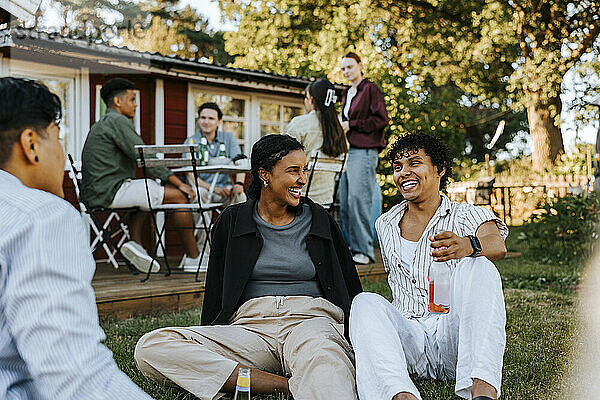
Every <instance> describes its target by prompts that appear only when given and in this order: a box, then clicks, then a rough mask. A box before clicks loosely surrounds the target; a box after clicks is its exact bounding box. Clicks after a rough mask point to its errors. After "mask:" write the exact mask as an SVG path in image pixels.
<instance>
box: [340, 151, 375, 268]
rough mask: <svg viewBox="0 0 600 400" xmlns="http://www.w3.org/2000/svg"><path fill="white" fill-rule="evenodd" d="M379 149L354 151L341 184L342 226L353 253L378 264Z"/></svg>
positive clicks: (350, 153) (349, 158)
mask: <svg viewBox="0 0 600 400" xmlns="http://www.w3.org/2000/svg"><path fill="white" fill-rule="evenodd" d="M377 154H378V151H377V149H357V148H354V147H351V148H350V151H349V152H348V161H347V165H346V171H345V172H344V173H343V174H342V179H341V181H340V225H341V228H342V232H343V233H344V239H346V242H347V243H348V246H349V247H350V251H351V252H352V253H362V254H364V255H366V256H368V257H369V258H370V259H371V260H373V261H374V260H375V252H374V250H373V231H372V228H371V219H372V217H373V208H374V207H373V197H374V196H375V193H374V192H375V190H377V188H378V187H379V186H378V185H377V176H376V174H375V168H376V167H377V160H378V158H377Z"/></svg>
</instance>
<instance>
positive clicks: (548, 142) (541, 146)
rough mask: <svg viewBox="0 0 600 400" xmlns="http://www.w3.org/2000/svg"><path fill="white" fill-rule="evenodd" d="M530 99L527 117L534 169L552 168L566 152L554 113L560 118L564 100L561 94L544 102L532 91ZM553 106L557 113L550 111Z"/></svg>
mask: <svg viewBox="0 0 600 400" xmlns="http://www.w3.org/2000/svg"><path fill="white" fill-rule="evenodd" d="M530 99H531V100H530V101H529V103H528V104H527V119H528V121H529V132H530V134H531V141H532V142H533V150H532V154H531V158H532V161H533V169H534V170H535V171H538V172H543V171H544V169H550V168H552V166H553V165H554V164H555V163H556V161H557V160H558V158H559V157H560V155H561V154H563V153H564V152H565V148H564V146H563V140H562V134H561V132H560V125H559V123H558V122H557V123H556V124H555V123H554V121H555V118H554V115H558V116H559V117H558V118H560V112H561V110H562V101H561V99H560V96H556V97H555V98H552V99H549V101H548V103H547V104H544V103H542V101H541V99H540V97H539V95H538V94H537V93H532V94H531V96H530ZM551 107H553V108H555V109H556V113H554V112H551V111H550V109H551ZM558 118H557V119H556V121H558Z"/></svg>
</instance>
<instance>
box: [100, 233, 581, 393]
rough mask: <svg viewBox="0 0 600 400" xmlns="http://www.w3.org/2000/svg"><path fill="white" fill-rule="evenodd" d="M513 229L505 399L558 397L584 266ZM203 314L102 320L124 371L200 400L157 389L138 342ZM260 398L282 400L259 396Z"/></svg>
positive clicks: (507, 274)
mask: <svg viewBox="0 0 600 400" xmlns="http://www.w3.org/2000/svg"><path fill="white" fill-rule="evenodd" d="M520 229H521V228H513V229H512V233H511V235H510V237H509V239H508V240H507V247H508V248H509V250H511V251H520V252H523V255H522V256H521V257H517V258H510V259H505V260H501V261H499V262H498V263H497V264H496V265H497V266H498V269H499V271H500V274H501V276H502V279H503V283H504V295H505V300H506V310H507V327H506V334H507V348H506V353H505V356H504V376H503V383H502V385H503V386H502V390H503V396H502V397H503V398H504V399H558V398H559V397H557V396H558V395H557V394H555V393H554V387H555V386H556V385H557V383H558V382H559V381H560V379H561V377H562V376H563V375H564V373H565V371H566V368H567V366H568V360H569V354H570V351H571V347H572V343H573V338H574V336H575V335H576V332H577V329H578V327H577V319H576V312H575V311H576V306H575V304H576V296H575V286H576V284H577V282H578V279H579V276H580V274H581V270H582V268H583V265H582V264H583V263H582V262H579V263H576V262H575V263H573V264H570V265H564V264H558V263H557V264H552V263H549V264H542V263H539V262H536V260H535V259H532V258H531V257H529V256H528V255H527V254H526V251H527V243H522V242H520V241H517V240H516V238H517V237H518V233H519V230H520ZM363 287H364V290H365V291H373V292H377V293H380V294H382V295H383V296H385V297H387V298H388V299H390V298H391V294H390V289H389V286H388V285H387V282H385V281H378V282H367V283H365V284H364V285H363ZM199 321H200V310H198V309H192V310H188V311H183V312H178V313H165V314H161V315H156V316H141V317H137V318H132V319H128V320H125V321H111V320H106V321H102V327H103V328H104V330H105V331H106V335H107V339H106V342H105V343H106V345H107V346H108V347H109V348H110V349H111V350H112V351H113V352H114V357H115V360H116V361H117V364H118V365H119V367H120V368H121V369H122V370H123V371H125V373H127V374H128V375H129V376H130V377H131V378H132V379H133V380H134V381H135V382H136V383H137V384H138V385H139V386H140V387H142V388H143V389H144V390H146V391H147V392H148V393H149V394H150V395H152V396H153V397H154V398H156V399H164V400H167V399H168V400H171V399H186V400H191V399H195V397H194V396H192V395H190V394H188V393H187V392H185V391H183V390H180V389H177V388H172V387H164V386H161V385H157V384H155V383H153V382H151V381H150V380H148V379H146V378H145V377H143V376H142V374H141V373H140V372H139V371H138V370H137V368H136V367H135V363H134V361H133V349H134V347H135V343H136V342H137V340H138V339H139V338H140V337H141V336H142V335H143V334H144V333H146V332H148V331H150V330H152V329H155V328H159V327H164V326H168V325H170V326H178V325H192V324H199ZM417 386H418V387H419V390H420V391H421V394H422V396H423V399H426V400H433V399H439V400H442V399H444V400H447V399H455V398H456V399H457V398H458V397H456V396H455V395H454V383H453V382H436V381H431V380H422V381H418V382H417ZM253 399H254V400H259V399H260V400H263V399H273V400H274V399H276V398H275V397H272V396H255V397H253Z"/></svg>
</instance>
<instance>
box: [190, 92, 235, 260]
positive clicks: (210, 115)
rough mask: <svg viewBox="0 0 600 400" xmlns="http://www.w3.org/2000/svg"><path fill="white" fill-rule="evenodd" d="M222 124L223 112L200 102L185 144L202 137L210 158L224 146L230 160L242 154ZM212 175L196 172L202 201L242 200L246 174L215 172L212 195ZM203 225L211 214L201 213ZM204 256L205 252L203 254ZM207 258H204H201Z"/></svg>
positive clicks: (203, 235) (203, 236)
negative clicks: (194, 127) (195, 124)
mask: <svg viewBox="0 0 600 400" xmlns="http://www.w3.org/2000/svg"><path fill="white" fill-rule="evenodd" d="M222 123H223V112H222V111H221V108H220V107H219V106H218V104H216V103H210V102H208V103H204V104H202V105H201V106H200V107H198V125H199V127H200V129H198V131H197V132H196V133H195V134H194V135H193V136H192V137H189V138H187V140H186V141H185V144H200V143H201V141H202V138H205V139H206V144H207V146H208V155H209V159H210V158H215V157H218V156H219V153H220V151H221V148H222V147H224V150H225V155H226V156H227V158H229V159H233V158H235V157H237V156H239V155H241V154H242V150H241V149H240V145H239V144H238V140H237V138H236V137H235V135H234V134H233V133H231V132H228V131H222V130H219V126H221V124H222ZM214 176H215V174H211V173H199V174H198V179H197V180H196V185H198V192H199V193H200V198H201V199H202V202H204V203H205V204H206V203H221V204H222V205H223V207H226V206H228V205H231V204H239V203H243V202H245V201H246V193H244V180H245V177H246V174H244V173H240V174H235V175H233V177H234V181H233V182H232V179H231V176H230V175H227V174H219V176H218V177H217V181H216V182H215V187H214V189H213V192H212V194H211V193H210V186H211V183H212V181H213V178H214ZM193 181H194V176H193V175H192V174H191V173H190V174H188V182H193ZM202 216H203V217H204V220H205V222H206V224H210V222H211V216H212V215H211V213H208V212H204V213H202ZM205 239H206V232H205V231H204V230H203V229H200V230H198V234H197V240H198V246H200V247H203V244H204V240H205ZM205 253H210V246H207V247H206V250H205ZM205 257H206V255H205ZM205 260H207V261H208V257H206V258H205ZM196 268H197V265H196V266H192V267H187V268H185V267H184V269H188V270H191V271H196ZM201 270H203V271H204V270H206V265H203V266H201Z"/></svg>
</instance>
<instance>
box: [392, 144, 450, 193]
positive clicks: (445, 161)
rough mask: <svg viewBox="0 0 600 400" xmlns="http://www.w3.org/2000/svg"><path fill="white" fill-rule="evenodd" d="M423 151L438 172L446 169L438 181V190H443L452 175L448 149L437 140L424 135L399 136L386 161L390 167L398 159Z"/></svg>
mask: <svg viewBox="0 0 600 400" xmlns="http://www.w3.org/2000/svg"><path fill="white" fill-rule="evenodd" d="M419 149H423V151H424V152H425V154H427V155H428V156H429V158H431V163H432V164H433V165H434V166H436V167H437V169H438V171H441V170H442V169H444V168H446V173H444V175H442V178H441V179H440V190H444V189H445V188H446V185H447V184H448V177H449V176H451V175H452V159H451V158H450V153H449V151H448V147H447V146H446V144H445V143H444V142H442V141H441V140H440V139H439V138H437V137H434V136H431V135H427V134H425V133H409V134H408V135H404V136H401V137H400V138H399V139H398V140H396V141H395V142H394V144H393V145H392V146H391V147H390V150H389V151H388V155H387V157H388V160H389V161H390V163H391V164H392V165H394V161H396V159H397V158H398V157H407V156H408V155H410V154H414V153H416V152H418V151H419Z"/></svg>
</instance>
